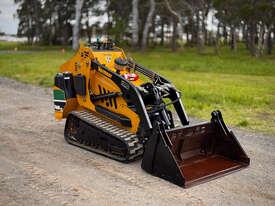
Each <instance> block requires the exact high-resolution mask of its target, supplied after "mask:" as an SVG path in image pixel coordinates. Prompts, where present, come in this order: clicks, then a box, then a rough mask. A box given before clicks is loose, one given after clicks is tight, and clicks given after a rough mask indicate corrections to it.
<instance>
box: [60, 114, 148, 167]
mask: <svg viewBox="0 0 275 206" xmlns="http://www.w3.org/2000/svg"><path fill="white" fill-rule="evenodd" d="M64 136H65V140H66V141H67V142H68V143H70V144H72V145H75V146H78V147H81V148H84V149H86V150H90V151H92V152H95V153H99V154H102V155H104V156H107V157H110V158H112V159H115V160H118V161H121V162H131V161H134V160H136V159H138V158H140V157H141V156H142V154H143V145H142V144H140V143H139V140H138V137H137V136H136V135H135V134H132V133H130V132H129V131H127V130H125V129H123V128H121V127H119V126H116V125H115V124H111V123H110V122H109V121H108V120H107V119H106V118H103V117H100V116H99V115H96V114H94V113H91V112H86V111H73V112H71V113H70V114H69V116H68V118H67V121H66V126H65V131H64Z"/></svg>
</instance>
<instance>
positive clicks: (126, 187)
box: [0, 78, 275, 206]
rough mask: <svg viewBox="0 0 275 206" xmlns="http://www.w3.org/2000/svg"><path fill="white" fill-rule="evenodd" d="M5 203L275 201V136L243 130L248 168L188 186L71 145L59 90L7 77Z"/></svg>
mask: <svg viewBox="0 0 275 206" xmlns="http://www.w3.org/2000/svg"><path fill="white" fill-rule="evenodd" d="M0 103H1V106H0V205H115V206H116V205H139V206H140V205H150V206H154V205H156V206H161V205H275V137H274V136H266V135H262V134H257V133H253V132H246V131H240V130H236V129H235V133H236V134H237V136H238V137H239V140H240V142H241V144H242V145H243V147H244V149H245V150H246V152H247V153H248V155H249V157H250V158H251V166H250V167H249V168H247V169H244V170H241V171H240V172H236V173H233V174H231V175H228V176H226V177H222V178H219V179H217V180H214V181H211V182H208V183H204V184H201V185H198V186H195V187H192V188H189V189H183V188H180V187H178V186H176V185H173V184H171V183H169V182H166V181H164V180H161V179H159V178H157V177H153V176H151V175H149V174H147V173H145V172H144V171H143V170H142V169H141V168H140V161H137V162H134V163H131V164H123V163H119V162H116V161H113V160H110V159H107V158H105V157H102V156H99V155H97V154H93V153H91V152H88V151H85V150H82V149H80V148H77V147H74V146H71V145H69V144H67V143H66V142H65V140H64V138H63V128H64V122H56V121H55V120H54V118H53V104H52V100H51V93H50V91H49V90H48V89H42V88H39V87H34V86H30V85H25V84H22V83H18V82H16V81H12V80H9V79H5V78H0Z"/></svg>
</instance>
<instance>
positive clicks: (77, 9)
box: [72, 0, 84, 50]
mask: <svg viewBox="0 0 275 206" xmlns="http://www.w3.org/2000/svg"><path fill="white" fill-rule="evenodd" d="M83 3H84V0H76V2H75V23H74V26H73V45H72V46H73V50H77V49H78V47H79V30H80V19H81V9H82V6H83Z"/></svg>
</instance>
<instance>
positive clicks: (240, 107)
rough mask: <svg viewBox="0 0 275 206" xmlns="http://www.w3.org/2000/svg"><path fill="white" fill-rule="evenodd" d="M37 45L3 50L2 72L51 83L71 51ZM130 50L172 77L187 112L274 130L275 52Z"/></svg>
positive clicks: (264, 130)
mask: <svg viewBox="0 0 275 206" xmlns="http://www.w3.org/2000/svg"><path fill="white" fill-rule="evenodd" d="M7 48H9V49H12V47H5V49H7ZM23 48H24V47H22V49H23ZM25 48H26V47H25ZM27 48H28V47H27ZM1 49H3V47H2V46H1V44H0V50H1ZM39 50H40V51H38V52H34V51H29V52H28V53H20V52H12V53H3V52H2V53H1V51H0V75H1V76H6V77H10V78H14V79H17V80H20V81H23V82H27V83H32V84H36V85H42V86H51V85H52V82H53V77H54V75H55V73H56V72H57V71H58V67H59V66H60V65H61V64H62V63H63V62H65V61H66V60H67V59H69V58H70V57H71V56H72V55H73V52H71V51H67V52H65V53H62V52H61V51H60V47H54V48H48V47H45V48H43V47H39ZM19 51H20V50H19ZM128 54H129V56H131V57H133V58H134V59H135V60H136V61H137V62H139V63H141V64H143V65H144V66H146V67H148V68H151V69H153V70H155V71H157V72H158V73H160V74H162V75H163V76H165V77H167V78H168V79H169V80H171V81H172V82H173V83H174V84H175V85H176V87H177V88H178V89H179V90H180V91H182V94H183V101H184V104H185V107H186V110H187V113H188V114H189V115H191V116H194V117H197V118H201V119H205V120H209V118H210V113H211V111H212V110H214V109H220V110H221V111H222V112H223V115H224V118H225V121H226V122H227V123H228V124H229V125H232V126H238V127H242V128H247V129H253V130H256V131H261V132H265V133H269V134H273V135H274V134H275V58H274V56H266V57H263V58H259V59H255V58H252V57H250V56H249V54H248V53H247V51H246V50H245V49H244V48H241V49H240V50H239V51H238V52H236V53H232V52H230V51H229V50H228V49H226V48H223V49H222V51H221V55H219V56H216V55H214V54H212V53H211V50H210V49H208V50H207V51H206V53H205V54H202V55H199V54H197V53H196V51H195V50H194V49H185V50H182V51H178V52H177V53H171V52H170V51H169V50H168V49H157V50H151V51H148V52H146V53H144V54H142V53H138V52H134V53H133V52H131V53H128Z"/></svg>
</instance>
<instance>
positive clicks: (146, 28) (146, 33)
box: [141, 0, 156, 51]
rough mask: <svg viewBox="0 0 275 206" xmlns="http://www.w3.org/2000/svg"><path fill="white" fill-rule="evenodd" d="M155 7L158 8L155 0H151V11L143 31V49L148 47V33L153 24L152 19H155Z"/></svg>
mask: <svg viewBox="0 0 275 206" xmlns="http://www.w3.org/2000/svg"><path fill="white" fill-rule="evenodd" d="M155 8H156V2H155V0H150V8H149V13H148V15H147V18H146V22H145V25H144V29H143V33H142V42H141V49H142V50H143V51H144V50H145V49H146V47H147V38H148V33H149V29H150V27H151V25H152V19H153V15H154V12H155Z"/></svg>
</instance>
